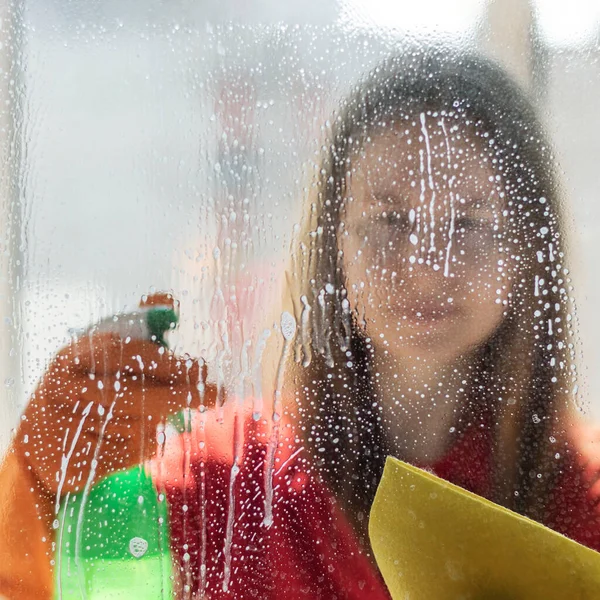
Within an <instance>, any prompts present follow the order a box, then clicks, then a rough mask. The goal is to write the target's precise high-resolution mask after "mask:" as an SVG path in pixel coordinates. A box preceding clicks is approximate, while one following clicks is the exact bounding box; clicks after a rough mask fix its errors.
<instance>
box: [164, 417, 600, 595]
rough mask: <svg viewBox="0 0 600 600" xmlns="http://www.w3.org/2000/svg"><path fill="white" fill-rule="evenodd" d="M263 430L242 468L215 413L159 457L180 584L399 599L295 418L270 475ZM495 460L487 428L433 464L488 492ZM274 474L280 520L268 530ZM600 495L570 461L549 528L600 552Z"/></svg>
mask: <svg viewBox="0 0 600 600" xmlns="http://www.w3.org/2000/svg"><path fill="white" fill-rule="evenodd" d="M226 422H227V421H226ZM265 428H266V424H265V423H264V422H263V423H254V422H252V421H250V422H247V423H246V427H245V431H244V434H243V437H244V440H243V442H242V443H240V442H241V438H239V437H238V440H237V442H238V448H239V450H238V452H237V454H238V456H239V458H238V461H237V463H236V464H237V466H238V467H239V472H236V469H232V467H233V466H234V461H233V456H234V454H235V451H234V449H233V448H234V443H235V442H234V437H235V436H234V435H233V426H232V425H231V424H230V425H229V427H227V426H225V425H219V424H217V423H216V422H215V420H214V416H213V415H209V416H208V417H201V416H197V417H195V422H194V424H193V426H192V433H191V434H185V435H182V436H176V437H173V438H171V440H170V441H169V442H168V443H167V446H166V451H165V454H164V456H163V458H162V460H158V461H156V462H155V465H154V470H155V477H156V478H157V480H158V484H159V486H164V488H165V489H166V492H167V498H168V500H169V505H170V509H171V511H170V527H171V542H172V552H173V555H174V557H175V558H176V561H175V562H176V564H178V565H179V567H180V569H181V581H182V583H183V584H184V585H185V584H186V583H187V585H189V586H190V588H191V590H192V591H193V593H194V594H198V596H199V597H200V598H202V597H203V595H202V593H201V592H204V593H205V594H206V597H209V598H211V600H212V599H214V600H224V599H246V598H247V599H254V598H256V599H261V600H271V599H272V600H275V599H277V600H280V599H285V600H300V599H311V600H312V599H318V598H323V599H327V600H334V599H348V600H354V599H356V600H358V599H364V598H369V599H370V600H378V599H384V598H385V599H389V594H388V592H387V589H386V587H385V584H384V583H383V580H382V579H381V576H380V575H379V573H378V571H377V568H376V567H375V565H374V563H373V562H372V560H371V559H370V558H369V557H368V556H367V555H365V553H364V551H363V549H362V548H361V546H360V544H359V542H358V540H357V539H356V536H355V534H354V532H353V530H352V527H351V526H350V524H349V523H348V521H347V519H346V518H345V517H344V515H343V514H342V511H341V509H340V508H339V506H338V505H337V503H336V501H335V498H334V497H333V495H332V494H331V493H330V492H329V490H328V489H327V488H326V487H325V486H324V485H323V484H322V483H321V482H320V481H319V480H318V479H317V478H315V477H313V476H311V475H310V469H309V461H308V457H307V453H306V451H305V450H304V449H303V448H302V446H301V442H300V441H299V440H297V439H295V438H294V434H293V429H292V428H291V427H290V426H289V425H288V426H285V425H282V430H281V433H280V436H279V440H278V446H277V452H276V454H275V461H274V468H273V470H272V474H273V476H272V479H271V477H270V473H271V472H270V471H269V470H268V462H269V461H268V454H269V438H270V434H269V433H268V432H267V431H265ZM238 433H241V432H240V431H239V430H238ZM215 449H219V452H215ZM490 460H491V452H490V439H489V435H487V434H486V432H485V430H483V429H481V430H474V431H471V432H469V434H468V435H465V436H463V437H462V438H461V439H460V441H458V442H457V443H455V444H454V445H453V446H452V448H451V450H450V451H449V452H448V454H447V455H446V456H445V457H444V458H443V459H442V460H440V461H438V463H436V464H435V465H433V466H432V470H433V471H434V472H435V473H436V474H437V475H438V476H440V477H443V478H445V479H447V480H449V481H452V482H453V483H455V484H457V485H460V486H461V487H464V488H466V489H468V490H470V491H472V492H475V493H477V494H479V495H482V496H486V495H487V494H488V492H489V473H490V471H491V469H490V466H491V465H490ZM162 474H165V475H164V476H163V475H162ZM270 480H272V482H273V503H272V509H273V521H272V524H270V526H267V525H265V524H264V522H263V521H264V517H265V498H266V497H267V494H266V489H267V487H268V486H269V481H270ZM593 492H594V490H593V488H592V486H591V485H590V482H589V477H587V476H586V471H585V469H584V467H583V466H582V467H578V468H572V469H568V470H567V471H566V472H564V473H563V474H562V479H561V480H560V482H559V485H558V486H557V489H556V492H555V494H554V497H553V498H552V499H550V502H549V504H548V506H547V507H546V509H547V514H548V521H547V524H548V525H550V526H552V527H553V528H554V529H555V530H557V531H559V532H560V533H563V534H565V535H567V536H568V537H571V538H573V539H575V540H576V541H579V542H581V543H583V544H585V545H587V546H589V547H591V548H594V549H600V521H599V518H598V510H597V496H598V494H597V493H593ZM199 592H200V593H199Z"/></svg>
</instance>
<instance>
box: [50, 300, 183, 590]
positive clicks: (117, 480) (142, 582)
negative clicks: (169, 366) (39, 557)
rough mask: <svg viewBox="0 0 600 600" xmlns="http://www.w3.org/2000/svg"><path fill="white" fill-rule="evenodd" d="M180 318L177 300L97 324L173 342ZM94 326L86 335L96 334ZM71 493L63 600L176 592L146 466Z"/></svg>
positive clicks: (60, 565)
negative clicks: (170, 336) (172, 334)
mask: <svg viewBox="0 0 600 600" xmlns="http://www.w3.org/2000/svg"><path fill="white" fill-rule="evenodd" d="M177 321H178V315H177V310H176V308H175V307H174V306H173V304H172V302H171V303H165V304H164V305H152V306H145V307H143V308H140V309H139V310H137V311H136V312H133V313H127V314H121V315H116V316H114V317H110V318H108V319H104V320H102V321H100V322H98V323H96V324H95V325H93V326H92V329H91V331H93V332H100V333H104V332H106V333H116V334H118V335H119V336H121V337H123V339H125V338H126V337H127V336H129V337H131V338H136V339H145V340H151V341H153V342H155V343H157V344H161V345H163V346H166V342H165V337H164V336H165V333H166V332H167V331H168V330H170V329H173V328H174V327H175V326H176V324H177ZM89 332H90V330H87V332H86V333H89ZM84 496H85V494H84V493H78V494H67V495H66V496H65V497H64V498H63V500H62V505H61V507H60V513H59V515H58V528H57V529H56V532H55V542H56V551H55V557H54V559H55V560H54V573H55V593H54V598H55V600H74V599H76V598H77V599H79V598H81V599H85V600H104V599H106V600H108V599H109V598H110V599H118V598H122V599H123V600H125V599H129V598H139V599H143V600H163V599H168V598H171V597H172V590H173V584H172V576H171V575H172V566H171V555H170V551H169V530H168V522H167V505H166V499H165V497H164V495H163V494H159V493H158V491H157V489H156V487H155V486H154V483H153V481H152V479H151V477H150V475H149V474H148V473H147V472H146V471H145V469H144V467H143V466H142V465H139V466H136V467H133V468H131V469H129V470H127V471H121V472H117V473H113V474H112V475H109V476H108V477H105V478H104V479H103V480H101V481H99V482H98V483H97V484H96V485H94V486H93V487H92V488H91V489H90V490H89V493H88V494H87V496H86V497H85V498H84Z"/></svg>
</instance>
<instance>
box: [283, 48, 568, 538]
mask: <svg viewBox="0 0 600 600" xmlns="http://www.w3.org/2000/svg"><path fill="white" fill-rule="evenodd" d="M423 111H430V114H433V115H434V116H436V115H437V114H449V115H453V114H454V115H456V114H461V115H463V116H465V118H467V119H469V120H468V121H466V122H467V123H469V122H472V123H473V124H475V125H476V126H477V127H478V128H479V129H480V130H483V131H485V132H488V134H489V139H490V140H493V144H494V156H495V157H497V158H498V157H499V159H500V160H499V161H496V167H497V168H498V169H501V172H502V179H503V181H504V184H505V190H506V194H507V198H508V200H507V205H508V206H507V214H508V221H509V223H510V228H511V231H512V232H514V237H512V236H511V237H512V240H511V243H513V246H512V252H513V253H515V254H518V258H517V260H518V272H517V276H516V278H515V280H514V283H513V289H512V298H511V300H510V303H509V306H508V307H507V310H506V314H505V317H504V319H503V321H502V323H501V325H500V326H499V327H498V328H497V330H496V331H495V332H494V333H493V334H492V336H491V338H490V339H488V340H487V341H485V342H484V343H483V344H482V345H481V347H480V348H478V349H477V351H476V352H475V354H474V358H473V365H472V368H471V371H470V372H471V379H470V381H469V382H468V383H469V385H468V386H467V387H468V389H467V390H466V394H467V405H468V408H467V410H466V413H465V415H464V418H463V419H462V422H463V425H464V424H465V423H467V422H473V419H483V418H484V417H483V415H484V414H485V415H487V416H486V418H487V420H486V421H485V423H486V424H487V426H488V427H489V431H490V435H491V438H492V451H493V468H492V471H493V472H492V474H491V477H492V491H491V492H490V496H491V499H493V500H494V501H496V502H498V503H501V504H503V505H505V506H507V507H509V508H512V509H513V510H517V511H518V512H520V513H522V514H525V515H528V516H530V517H532V518H534V519H537V520H539V521H544V515H545V512H544V502H545V500H546V499H547V497H548V494H549V492H550V490H551V489H552V486H553V484H554V477H555V474H556V473H557V471H558V469H560V468H561V467H562V465H561V463H560V460H557V459H556V458H555V454H556V452H557V450H556V448H557V443H560V441H561V440H562V439H564V431H563V429H564V425H563V423H564V421H565V414H566V412H567V407H568V405H569V398H570V397H571V389H572V388H573V383H572V381H571V379H572V375H573V372H572V370H571V365H572V364H573V362H574V360H573V359H574V350H573V344H572V331H571V322H570V315H569V302H570V291H569V285H568V281H569V280H568V275H567V274H568V270H567V269H566V268H565V265H564V255H563V252H562V250H561V248H562V246H563V236H562V231H561V222H560V218H559V204H560V202H559V197H560V193H559V186H558V184H557V179H556V175H555V168H554V166H553V164H554V161H553V157H552V154H551V150H550V145H549V143H548V142H547V140H546V137H545V135H544V131H543V128H542V126H541V124H540V121H539V120H538V118H537V116H536V112H535V110H534V108H533V107H532V105H531V103H530V102H529V101H528V99H527V97H526V96H525V94H524V93H523V92H522V91H521V90H520V89H519V88H518V87H517V86H516V85H515V84H514V83H513V82H512V80H511V79H510V78H509V77H508V75H507V74H505V73H504V71H503V70H502V69H501V68H499V67H498V66H496V65H495V64H493V63H492V62H490V61H488V60H486V59H483V58H481V57H477V56H472V55H465V54H449V53H448V51H447V50H443V51H442V50H440V51H437V50H430V51H422V50H418V51H416V52H406V53H405V54H404V55H403V56H402V57H395V58H391V59H389V60H388V61H387V62H386V63H384V64H382V65H380V66H379V67H377V68H375V69H374V70H373V71H372V72H371V74H370V75H369V76H367V77H366V78H365V79H364V80H363V81H362V82H361V83H360V84H359V85H358V86H357V88H356V89H355V91H354V93H352V94H351V95H350V96H349V97H348V98H347V99H346V101H345V102H344V103H343V104H342V107H341V109H340V110H339V111H338V112H337V113H336V114H335V115H334V117H333V119H332V123H333V124H332V130H331V137H330V139H329V141H328V143H327V144H326V145H325V146H324V156H323V158H322V163H321V165H320V167H319V176H318V182H317V184H316V190H317V192H316V197H315V198H314V199H313V201H312V204H311V207H310V211H308V212H309V213H310V214H309V216H308V217H307V219H308V223H307V228H306V237H305V238H304V239H303V240H302V243H301V244H300V251H299V252H298V255H297V258H296V262H295V266H294V269H293V275H292V279H294V280H296V281H301V282H302V291H301V292H300V293H298V294H296V298H295V305H296V310H297V312H298V314H299V316H298V318H299V320H301V321H304V327H303V328H301V332H302V333H301V335H300V337H299V340H298V348H297V352H296V360H297V362H301V363H304V366H303V368H301V369H296V374H297V375H296V385H295V386H294V387H295V388H296V389H297V390H299V391H298V392H296V394H297V401H298V406H299V413H300V421H301V423H302V425H303V427H302V428H303V431H304V435H305V442H306V444H307V446H308V447H309V448H310V449H311V452H312V454H313V457H314V459H315V462H316V464H317V467H318V469H319V470H320V472H321V473H322V476H323V477H324V479H325V480H326V481H327V483H328V485H329V486H330V487H331V489H332V490H333V491H334V493H335V494H336V496H337V497H338V499H339V500H340V501H341V502H342V504H343V505H344V506H345V507H346V509H347V510H348V512H349V515H350V517H351V518H352V519H353V520H354V521H355V522H358V524H359V528H360V522H363V523H366V519H365V518H364V517H366V515H367V514H368V510H369V507H370V505H371V502H372V500H373V497H374V493H375V490H376V486H377V483H378V481H379V478H380V476H381V472H382V470H383V464H384V461H385V457H386V454H387V453H388V452H389V449H388V447H387V442H386V436H385V429H384V423H383V419H382V414H381V403H380V401H379V398H378V397H377V393H376V390H375V388H374V386H373V380H372V370H373V360H372V358H373V352H374V351H373V349H372V347H371V345H370V344H369V343H368V340H365V338H364V335H363V334H362V332H361V329H360V328H359V327H358V325H357V322H356V315H355V313H354V312H353V310H352V307H350V306H349V303H348V300H347V292H346V289H345V285H346V281H345V274H344V272H343V268H342V264H341V260H340V254H339V247H338V239H337V238H338V233H339V231H340V226H341V219H342V217H341V212H342V207H343V203H344V197H345V193H346V185H347V174H348V173H349V171H350V167H351V159H352V157H353V156H354V152H355V151H356V149H357V148H362V147H363V145H364V143H365V141H366V140H367V138H368V137H369V136H370V135H372V134H373V133H374V132H376V131H377V130H378V129H385V127H387V126H389V125H390V124H393V123H394V121H396V122H400V120H401V119H402V118H403V117H404V116H405V115H411V116H413V117H414V116H416V115H418V114H419V113H421V112H423ZM498 163H500V166H498ZM540 232H542V233H540ZM540 282H541V283H540ZM540 285H541V286H542V287H543V290H542V291H540V290H541V288H539V286H540ZM535 286H538V287H535ZM298 381H299V383H300V385H298ZM482 422H483V421H482ZM460 427H461V425H460V424H459V428H460Z"/></svg>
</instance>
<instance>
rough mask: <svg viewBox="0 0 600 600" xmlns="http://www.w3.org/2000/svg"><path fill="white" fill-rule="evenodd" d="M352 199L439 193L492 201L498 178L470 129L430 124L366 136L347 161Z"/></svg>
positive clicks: (483, 140)
mask: <svg viewBox="0 0 600 600" xmlns="http://www.w3.org/2000/svg"><path fill="white" fill-rule="evenodd" d="M348 183H349V188H350V192H351V195H353V196H355V199H358V200H360V199H361V198H362V199H363V200H367V199H368V200H369V201H372V200H373V199H374V198H375V199H378V198H379V199H381V200H385V199H386V198H389V200H391V201H393V200H394V198H395V197H399V198H401V199H402V198H407V197H409V196H411V197H412V196H415V195H416V196H417V197H420V196H423V195H426V196H427V195H430V194H431V192H432V191H434V190H437V191H440V190H444V191H447V192H453V193H455V194H456V195H457V196H461V197H464V198H471V197H473V196H477V197H479V198H480V200H484V199H486V198H488V197H493V196H494V192H495V191H497V190H498V188H499V186H500V185H501V177H500V176H499V174H498V173H497V172H496V170H495V168H494V166H493V151H492V150H490V144H489V142H487V141H486V138H484V137H483V136H481V135H480V134H478V132H477V131H476V130H475V128H474V127H468V128H467V127H459V128H457V127H453V128H452V127H447V128H442V127H441V126H440V125H439V123H437V124H436V123H435V122H434V121H433V119H432V120H431V124H430V126H427V121H425V123H415V122H412V123H407V124H406V126H402V127H400V126H396V127H394V128H393V129H390V130H383V131H379V132H377V133H375V134H373V135H371V136H370V137H369V138H367V140H366V141H365V143H364V146H363V148H362V149H361V151H360V152H357V153H356V154H355V155H354V158H353V159H352V160H351V177H350V180H349V182H348Z"/></svg>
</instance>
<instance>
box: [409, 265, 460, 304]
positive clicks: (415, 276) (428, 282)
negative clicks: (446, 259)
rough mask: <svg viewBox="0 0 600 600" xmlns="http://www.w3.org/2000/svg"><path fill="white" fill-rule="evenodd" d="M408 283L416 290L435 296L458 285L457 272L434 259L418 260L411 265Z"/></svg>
mask: <svg viewBox="0 0 600 600" xmlns="http://www.w3.org/2000/svg"><path fill="white" fill-rule="evenodd" d="M406 279H407V283H408V285H409V286H410V287H411V288H412V289H413V290H414V291H416V292H419V293H420V294H423V295H426V296H428V297H434V296H436V295H440V296H441V295H443V294H445V293H447V292H448V291H449V290H452V289H454V288H455V287H456V285H457V283H458V279H457V276H456V274H455V273H453V272H449V271H448V270H447V269H445V268H444V264H443V263H442V264H440V262H435V261H432V260H427V259H422V260H417V261H415V262H414V263H413V264H411V265H409V267H408V269H407V275H406Z"/></svg>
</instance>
